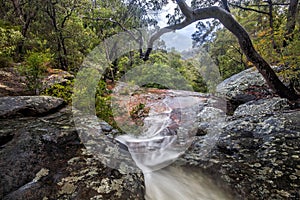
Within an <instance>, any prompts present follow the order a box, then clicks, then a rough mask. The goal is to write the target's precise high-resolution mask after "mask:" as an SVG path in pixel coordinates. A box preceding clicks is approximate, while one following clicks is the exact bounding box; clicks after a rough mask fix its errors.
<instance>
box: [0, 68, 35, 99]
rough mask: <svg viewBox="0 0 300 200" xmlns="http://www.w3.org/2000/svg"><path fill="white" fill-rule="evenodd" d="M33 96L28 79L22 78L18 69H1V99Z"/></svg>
mask: <svg viewBox="0 0 300 200" xmlns="http://www.w3.org/2000/svg"><path fill="white" fill-rule="evenodd" d="M31 94H32V92H30V91H29V90H28V87H27V85H26V78H25V77H22V76H20V74H19V73H18V70H17V69H16V67H0V97H2V96H19V95H21V96H23V95H31Z"/></svg>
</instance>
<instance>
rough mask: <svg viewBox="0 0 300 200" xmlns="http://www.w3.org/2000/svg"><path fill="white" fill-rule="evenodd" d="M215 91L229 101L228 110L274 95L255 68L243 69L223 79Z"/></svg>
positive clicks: (231, 110)
mask: <svg viewBox="0 0 300 200" xmlns="http://www.w3.org/2000/svg"><path fill="white" fill-rule="evenodd" d="M216 93H217V94H218V95H219V96H220V97H223V98H225V99H226V100H227V101H228V102H229V105H228V106H229V108H228V110H229V112H233V111H234V110H235V108H236V107H237V106H239V105H241V104H243V103H246V102H248V101H252V100H255V99H259V98H262V97H264V98H265V97H268V96H272V95H274V94H273V92H272V91H271V90H270V89H269V87H268V86H267V84H266V82H265V80H264V78H263V76H262V75H261V74H260V73H259V72H258V71H257V70H256V69H255V68H250V69H247V70H244V71H242V72H240V73H238V74H235V75H233V76H231V77H230V78H228V79H226V80H224V81H223V82H221V83H220V84H219V85H218V86H217V88H216Z"/></svg>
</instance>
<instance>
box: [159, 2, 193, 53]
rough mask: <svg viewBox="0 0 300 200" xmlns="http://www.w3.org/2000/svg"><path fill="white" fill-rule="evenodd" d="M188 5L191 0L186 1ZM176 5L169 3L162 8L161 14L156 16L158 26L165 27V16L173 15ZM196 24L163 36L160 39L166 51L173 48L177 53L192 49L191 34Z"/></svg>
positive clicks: (166, 20)
mask: <svg viewBox="0 0 300 200" xmlns="http://www.w3.org/2000/svg"><path fill="white" fill-rule="evenodd" d="M186 2H187V4H188V5H190V3H191V0H187V1H186ZM174 8H176V4H175V3H172V1H169V4H168V5H167V6H166V7H164V8H163V10H162V12H161V13H159V14H158V18H157V20H158V26H159V27H161V28H163V27H165V26H167V22H168V19H167V18H166V15H167V14H168V13H170V14H173V13H174ZM195 26H196V24H195V23H194V24H191V25H189V26H187V27H185V28H184V29H181V30H178V31H176V32H170V33H166V34H164V35H163V36H162V37H161V39H163V40H164V41H165V43H166V46H167V49H169V48H172V47H174V48H175V49H176V50H177V51H183V50H188V49H191V48H192V38H191V37H192V34H193V33H194V32H195V31H196V28H195Z"/></svg>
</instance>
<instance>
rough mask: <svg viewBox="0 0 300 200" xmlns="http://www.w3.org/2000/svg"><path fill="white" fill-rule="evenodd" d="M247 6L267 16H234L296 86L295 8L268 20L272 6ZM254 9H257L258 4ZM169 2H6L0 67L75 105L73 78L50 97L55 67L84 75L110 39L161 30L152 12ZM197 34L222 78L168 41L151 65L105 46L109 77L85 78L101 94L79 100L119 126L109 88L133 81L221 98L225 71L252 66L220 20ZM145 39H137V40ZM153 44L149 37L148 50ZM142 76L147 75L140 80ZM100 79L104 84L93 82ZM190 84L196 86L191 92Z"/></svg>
mask: <svg viewBox="0 0 300 200" xmlns="http://www.w3.org/2000/svg"><path fill="white" fill-rule="evenodd" d="M280 2H281V1H280ZM282 2H283V1H282ZM286 2H289V1H286ZM232 3H234V2H233V1H232ZM239 3H240V4H239V5H240V6H242V7H247V8H251V9H252V10H253V9H254V10H259V12H255V11H249V10H246V9H241V8H238V7H234V6H232V5H230V7H231V12H232V14H233V15H234V16H235V18H236V19H237V20H238V21H239V22H240V23H241V24H242V25H243V26H244V27H245V29H246V30H247V32H248V33H249V34H250V36H251V39H252V40H253V43H254V45H255V48H256V49H257V50H258V51H259V53H260V54H261V55H262V56H263V57H264V58H265V59H266V60H267V61H268V62H269V63H270V64H271V65H277V66H282V68H283V69H284V70H282V71H281V72H280V73H279V75H280V76H281V77H282V78H283V79H284V81H286V82H287V83H288V82H290V81H293V80H295V79H299V77H300V70H299V65H300V64H299V63H300V56H299V55H300V39H299V38H300V33H299V16H293V15H290V13H289V10H290V8H289V5H288V4H287V3H284V5H280V6H279V5H270V6H272V10H271V11H272V14H271V15H270V14H266V13H269V11H270V10H268V9H270V8H271V7H270V6H269V7H268V6H265V4H266V1H253V0H242V1H240V2H239ZM254 3H255V5H256V6H251V4H254ZM166 4H168V1H153V0H142V1H139V3H137V1H123V0H101V1H100V0H96V1H89V0H82V1H69V0H61V1H48V0H47V1H45V0H34V1H29V0H19V1H12V0H8V1H2V2H1V8H0V16H1V20H0V68H1V67H11V66H14V67H16V68H18V70H19V71H20V72H21V74H22V75H23V76H25V77H26V81H27V86H28V89H29V90H30V91H32V92H33V93H35V94H44V95H52V96H56V97H61V98H64V99H65V101H66V102H68V103H69V104H71V100H72V93H73V90H74V87H75V86H74V83H73V81H71V80H70V81H67V82H65V83H58V84H55V85H53V86H51V87H50V88H47V89H46V90H44V91H42V90H43V88H42V80H43V78H44V77H45V76H46V75H47V74H48V69H49V68H50V69H53V68H55V69H62V70H65V71H68V72H70V73H71V74H73V75H76V74H77V72H78V71H79V69H80V67H81V65H82V63H83V61H84V58H85V57H86V56H87V55H89V53H91V51H92V50H93V49H94V48H95V47H96V46H97V45H98V44H100V43H101V42H103V41H104V40H105V39H108V38H110V37H112V36H113V35H116V34H118V33H120V32H126V33H128V34H129V35H130V34H131V33H132V32H134V33H138V31H131V32H130V31H129V30H136V29H139V28H141V27H146V28H148V29H149V30H150V29H156V28H157V27H155V25H157V21H155V20H154V19H153V18H152V17H151V15H149V13H151V14H152V13H153V12H157V11H159V10H161V8H162V7H163V6H165V5H166ZM207 6H210V4H209V1H197V0H195V1H192V7H194V8H196V7H197V8H201V7H207ZM297 9H298V10H299V8H297ZM168 19H169V24H173V23H177V22H180V21H181V20H182V19H183V17H182V15H181V13H180V11H179V9H176V10H175V13H174V15H172V13H169V15H168ZM291 22H295V24H294V25H293V23H291ZM197 28H198V32H197V33H195V34H193V39H194V41H195V46H201V48H202V49H203V48H204V49H206V50H207V51H208V52H209V54H210V56H211V57H212V58H213V60H214V61H215V63H216V65H217V66H218V72H216V71H214V70H213V69H212V67H211V65H212V64H211V63H209V62H207V60H205V58H206V57H207V56H206V55H204V56H202V57H203V60H197V61H196V60H193V59H183V58H182V57H181V55H180V53H178V52H176V51H166V47H165V45H164V42H163V41H156V42H157V43H158V46H159V49H157V50H154V51H153V52H152V53H151V54H150V57H149V60H147V61H144V60H143V59H142V58H141V57H142V54H141V53H140V52H138V51H137V50H134V49H136V48H133V49H130V48H131V47H130V46H128V48H129V52H128V53H124V54H122V56H119V57H117V58H116V55H115V54H116V49H114V48H113V47H114V45H115V46H116V47H118V44H117V43H116V44H113V43H112V44H111V43H109V44H106V43H105V44H103V43H102V44H103V45H104V46H105V45H107V47H105V48H104V50H105V51H104V52H102V54H101V55H99V58H96V59H101V64H99V65H100V66H98V67H104V66H101V65H104V64H107V65H108V66H109V68H108V69H107V70H106V72H105V73H103V76H102V77H95V75H94V74H95V73H94V72H90V73H87V75H86V77H83V78H84V80H86V81H87V82H89V83H91V85H97V89H96V92H95V88H84V86H82V87H81V86H77V87H75V89H76V90H78V91H79V94H81V95H82V96H86V99H81V101H80V102H78V104H80V105H79V106H83V107H84V108H86V109H87V110H88V111H90V110H92V109H91V108H92V107H93V106H95V105H96V114H97V116H99V117H100V118H103V119H105V120H107V121H109V122H110V123H111V124H114V123H115V122H114V121H113V114H112V111H111V109H110V101H111V97H110V93H111V91H110V90H109V89H107V87H108V86H107V83H108V82H109V83H115V82H116V81H118V80H125V81H126V80H130V81H131V83H134V84H138V85H140V86H145V87H156V88H164V89H165V88H176V89H189V90H194V91H197V92H213V89H214V87H215V86H216V84H217V83H218V82H220V81H221V79H220V78H219V74H218V73H220V75H221V78H222V79H225V78H228V77H230V76H232V75H233V74H235V73H238V72H240V71H242V70H244V69H246V68H249V67H251V66H252V64H251V63H249V62H248V60H247V59H246V56H245V55H244V54H243V53H242V50H241V48H240V46H239V44H238V43H237V41H236V38H235V37H234V36H233V35H232V34H231V33H230V32H229V31H228V30H226V29H224V28H223V27H222V26H220V24H219V23H218V22H216V21H212V22H205V23H204V22H202V23H200V22H199V23H198V25H197ZM191 34H192V33H191ZM138 36H139V35H138V34H136V35H135V37H136V38H138ZM136 38H135V39H136ZM147 39H149V38H144V41H145V43H144V46H145V44H146V41H147ZM122 42H124V43H122ZM125 42H127V41H121V42H120V43H122V44H121V46H122V45H123V46H126V45H127V44H126V45H125ZM109 45H110V46H109ZM119 46H120V45H119ZM126 48H127V46H126ZM143 51H145V48H144V49H143ZM141 66H143V67H141ZM172 70H174V71H172ZM100 71H101V70H100ZM175 72H176V73H175ZM137 73H138V74H142V75H143V76H136V74H137ZM161 75H163V76H161ZM153 77H155V79H154V78H153ZM208 77H209V78H208ZM94 78H95V79H96V80H92V79H94ZM153 79H154V80H153ZM98 80H100V81H99V82H98ZM94 82H95V83H94ZM298 82H299V81H298ZM183 83H184V84H183ZM187 85H188V86H191V87H190V88H187V87H185V86H187ZM91 93H95V105H89V104H88V103H87V102H93V101H90V100H91V99H88V98H89V97H88V96H89V94H91ZM74 99H75V100H76V97H75V98H74Z"/></svg>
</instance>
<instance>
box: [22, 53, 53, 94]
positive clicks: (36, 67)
mask: <svg viewBox="0 0 300 200" xmlns="http://www.w3.org/2000/svg"><path fill="white" fill-rule="evenodd" d="M51 56H52V55H51V54H50V53H48V52H46V53H40V52H28V55H27V56H26V58H25V62H24V64H23V65H22V66H21V67H20V72H21V74H22V75H24V76H25V77H26V80H27V87H28V89H29V90H30V91H32V92H34V93H35V94H39V92H40V89H41V87H42V78H43V77H44V74H45V72H46V69H47V65H49V64H50V62H51Z"/></svg>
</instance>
